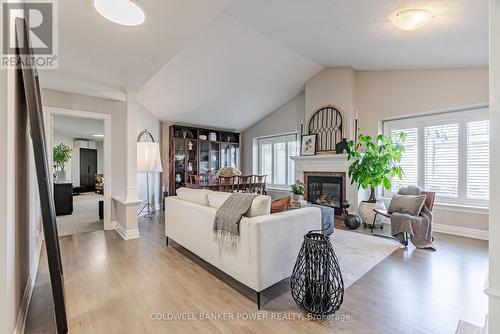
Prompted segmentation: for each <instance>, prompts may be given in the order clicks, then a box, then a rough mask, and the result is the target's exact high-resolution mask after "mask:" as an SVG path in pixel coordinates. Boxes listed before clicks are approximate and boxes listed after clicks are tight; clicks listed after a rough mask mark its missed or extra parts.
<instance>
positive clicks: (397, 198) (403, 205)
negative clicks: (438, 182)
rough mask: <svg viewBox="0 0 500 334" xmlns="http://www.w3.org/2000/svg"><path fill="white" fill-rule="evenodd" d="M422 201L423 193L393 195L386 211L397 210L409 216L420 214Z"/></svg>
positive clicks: (423, 200)
mask: <svg viewBox="0 0 500 334" xmlns="http://www.w3.org/2000/svg"><path fill="white" fill-rule="evenodd" d="M424 203H425V195H394V196H393V197H392V199H391V203H390V204H389V209H387V212H388V213H389V214H391V213H394V212H399V213H404V214H408V215H411V216H418V215H420V211H421V210H422V208H423V206H424Z"/></svg>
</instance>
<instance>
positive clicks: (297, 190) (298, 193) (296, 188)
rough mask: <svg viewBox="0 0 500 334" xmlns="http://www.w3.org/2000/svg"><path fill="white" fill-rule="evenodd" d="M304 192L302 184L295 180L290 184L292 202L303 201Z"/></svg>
mask: <svg viewBox="0 0 500 334" xmlns="http://www.w3.org/2000/svg"><path fill="white" fill-rule="evenodd" d="M304 191H305V186H304V182H302V181H300V180H297V181H295V183H294V184H292V193H293V196H292V198H293V200H295V201H297V202H298V201H300V200H303V199H304Z"/></svg>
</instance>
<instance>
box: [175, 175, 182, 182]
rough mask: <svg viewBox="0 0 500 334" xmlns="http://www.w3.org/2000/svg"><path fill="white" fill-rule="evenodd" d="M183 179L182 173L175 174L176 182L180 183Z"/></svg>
mask: <svg viewBox="0 0 500 334" xmlns="http://www.w3.org/2000/svg"><path fill="white" fill-rule="evenodd" d="M181 181H182V180H181V174H175V182H177V183H180V182H181Z"/></svg>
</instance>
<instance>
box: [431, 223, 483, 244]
mask: <svg viewBox="0 0 500 334" xmlns="http://www.w3.org/2000/svg"><path fill="white" fill-rule="evenodd" d="M432 228H433V230H434V232H438V233H445V234H451V235H458V236H460V237H466V238H472V239H480V240H488V238H489V236H488V231H486V230H478V229H474V228H468V227H461V226H453V225H445V224H432Z"/></svg>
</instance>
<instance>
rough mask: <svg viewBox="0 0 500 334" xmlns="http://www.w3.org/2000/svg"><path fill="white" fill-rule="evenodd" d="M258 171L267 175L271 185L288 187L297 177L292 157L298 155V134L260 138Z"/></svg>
mask: <svg viewBox="0 0 500 334" xmlns="http://www.w3.org/2000/svg"><path fill="white" fill-rule="evenodd" d="M257 142H258V151H259V152H258V153H259V157H258V159H259V161H258V169H259V170H258V173H259V174H261V175H262V174H266V175H267V183H268V185H269V186H271V187H278V188H287V187H289V186H290V185H291V184H292V183H293V182H294V178H295V168H294V163H293V160H292V159H290V157H293V156H295V155H297V148H298V145H297V136H296V135H295V134H292V135H283V136H275V137H266V138H259V139H258V140H257Z"/></svg>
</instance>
